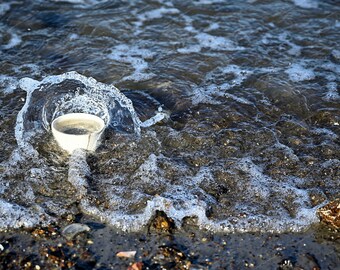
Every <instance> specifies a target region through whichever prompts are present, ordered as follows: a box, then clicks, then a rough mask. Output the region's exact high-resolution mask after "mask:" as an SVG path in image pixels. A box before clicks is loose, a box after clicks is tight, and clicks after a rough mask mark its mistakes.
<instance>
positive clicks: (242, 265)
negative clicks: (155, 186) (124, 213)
mask: <svg viewBox="0 0 340 270" xmlns="http://www.w3.org/2000/svg"><path fill="white" fill-rule="evenodd" d="M70 221H71V223H73V222H78V223H82V224H87V225H88V226H89V227H90V228H91V230H90V231H89V232H83V233H80V234H78V235H76V236H75V237H74V238H73V239H71V240H67V239H66V238H65V237H64V236H63V235H62V229H63V227H65V226H66V225H67V224H70ZM168 222H170V223H171V221H169V220H168V219H166V217H165V218H162V217H161V216H157V217H155V218H154V219H153V220H152V221H151V222H150V224H149V226H148V227H147V228H145V229H144V230H142V231H140V232H136V233H124V232H121V231H117V230H116V229H113V228H111V227H108V226H106V225H105V224H102V223H100V222H98V221H94V220H93V219H91V218H89V217H86V216H76V217H75V219H74V220H69V221H67V220H65V221H64V225H61V227H59V226H53V225H51V226H49V227H47V228H46V227H45V228H34V229H29V230H16V231H8V232H2V233H0V244H1V246H0V249H1V250H0V267H1V269H101V270H104V269H249V268H250V269H314V270H316V269H339V268H338V267H339V265H340V256H339V254H340V252H339V251H340V236H339V232H338V231H336V230H335V229H332V228H330V227H328V226H327V225H325V224H322V223H321V224H317V225H315V226H314V227H311V228H310V229H309V230H308V231H306V232H303V233H284V234H270V233H265V234H263V233H244V234H221V233H217V234H216V233H212V232H208V231H202V230H199V229H198V228H197V227H195V226H194V225H190V224H187V225H185V226H184V227H183V228H181V229H177V228H174V227H172V225H171V224H169V223H168ZM121 251H136V254H135V256H132V257H131V258H124V257H118V256H116V254H117V253H118V252H121ZM129 267H130V268H129Z"/></svg>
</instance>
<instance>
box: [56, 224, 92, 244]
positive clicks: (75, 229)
mask: <svg viewBox="0 0 340 270" xmlns="http://www.w3.org/2000/svg"><path fill="white" fill-rule="evenodd" d="M90 230H91V229H90V227H89V226H87V225H85V224H80V223H73V224H70V225H68V226H66V227H65V228H64V229H63V231H62V232H61V234H62V235H63V236H64V237H65V238H66V239H67V240H72V239H73V238H74V237H76V236H77V235H78V234H80V233H82V232H89V231H90Z"/></svg>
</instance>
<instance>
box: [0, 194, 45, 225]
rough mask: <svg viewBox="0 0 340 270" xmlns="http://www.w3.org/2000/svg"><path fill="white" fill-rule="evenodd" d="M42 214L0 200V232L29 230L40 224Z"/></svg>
mask: <svg viewBox="0 0 340 270" xmlns="http://www.w3.org/2000/svg"><path fill="white" fill-rule="evenodd" d="M42 214H43V213H42V212H40V213H39V212H37V211H32V210H29V209H27V208H24V207H22V206H20V205H17V204H11V203H9V202H6V201H4V200H3V199H0V230H6V229H13V228H14V229H18V228H23V227H24V228H29V227H33V226H36V225H38V224H39V223H41V224H42V222H43V218H42V217H40V215H42ZM45 223H47V222H45Z"/></svg>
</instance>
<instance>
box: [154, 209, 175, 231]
mask: <svg viewBox="0 0 340 270" xmlns="http://www.w3.org/2000/svg"><path fill="white" fill-rule="evenodd" d="M173 229H175V222H174V221H173V220H172V219H171V218H168V216H167V215H166V214H165V213H164V212H163V211H158V210H157V211H156V214H155V216H154V217H153V219H152V220H151V224H150V226H149V230H150V231H152V230H155V231H157V232H170V233H171V232H172V230H173Z"/></svg>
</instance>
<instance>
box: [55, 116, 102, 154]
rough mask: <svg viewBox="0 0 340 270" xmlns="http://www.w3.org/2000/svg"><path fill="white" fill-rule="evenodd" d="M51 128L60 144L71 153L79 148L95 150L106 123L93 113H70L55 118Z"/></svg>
mask: <svg viewBox="0 0 340 270" xmlns="http://www.w3.org/2000/svg"><path fill="white" fill-rule="evenodd" d="M51 128H52V134H53V136H54V139H55V140H56V141H57V143H58V144H59V146H60V147H61V148H63V149H64V150H66V151H67V152H68V153H69V154H71V153H72V152H73V151H74V150H75V149H78V148H81V149H86V150H90V151H95V150H96V148H97V147H98V145H99V140H100V137H101V135H102V133H103V131H104V128H105V123H104V121H103V119H101V118H99V117H98V116H95V115H92V114H87V113H69V114H65V115H62V116H59V117H58V118H56V119H54V120H53V122H52V124H51Z"/></svg>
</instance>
